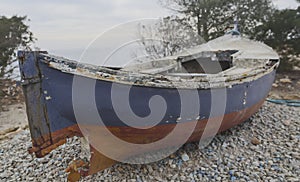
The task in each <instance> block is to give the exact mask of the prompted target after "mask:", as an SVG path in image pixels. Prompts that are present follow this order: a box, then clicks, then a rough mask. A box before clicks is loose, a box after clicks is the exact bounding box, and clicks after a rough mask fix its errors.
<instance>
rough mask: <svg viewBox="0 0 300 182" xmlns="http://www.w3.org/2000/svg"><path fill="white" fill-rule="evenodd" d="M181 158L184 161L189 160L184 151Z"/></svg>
mask: <svg viewBox="0 0 300 182" xmlns="http://www.w3.org/2000/svg"><path fill="white" fill-rule="evenodd" d="M181 159H182V160H183V161H184V162H186V161H189V160H190V157H189V156H188V155H187V154H186V153H184V154H182V155H181Z"/></svg>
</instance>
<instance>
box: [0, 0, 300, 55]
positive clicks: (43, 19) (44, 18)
mask: <svg viewBox="0 0 300 182" xmlns="http://www.w3.org/2000/svg"><path fill="white" fill-rule="evenodd" d="M274 3H275V4H276V5H277V6H278V7H280V8H287V7H297V3H296V1H295V0H274ZM167 14H169V12H168V11H167V10H165V9H163V8H161V7H160V6H159V4H158V0H110V1H109V0H88V1H86V0H72V1H67V0H51V1H50V0H49V1H40V0H26V1H24V0H1V3H0V15H5V16H11V15H27V16H28V17H29V18H30V19H31V21H30V22H29V23H28V24H29V25H30V28H31V31H32V32H33V33H34V35H35V37H36V38H38V41H37V43H36V46H37V47H39V48H42V49H43V50H47V51H49V52H51V53H54V54H58V55H62V56H66V57H69V58H72V59H78V58H79V56H80V55H81V53H82V51H83V50H84V49H85V48H86V46H87V45H88V44H89V43H90V42H91V41H92V40H94V39H95V38H96V37H97V36H98V35H99V34H101V33H103V32H104V31H106V30H108V29H109V28H111V27H112V26H114V25H117V24H120V23H124V22H128V21H131V20H136V19H141V18H158V17H161V16H165V15H167Z"/></svg>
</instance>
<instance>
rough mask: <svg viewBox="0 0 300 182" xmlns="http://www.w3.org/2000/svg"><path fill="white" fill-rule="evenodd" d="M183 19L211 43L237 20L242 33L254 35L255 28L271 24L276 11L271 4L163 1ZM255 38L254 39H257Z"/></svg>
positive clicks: (262, 0)
mask: <svg viewBox="0 0 300 182" xmlns="http://www.w3.org/2000/svg"><path fill="white" fill-rule="evenodd" d="M160 1H161V4H162V5H163V6H164V7H166V8H168V9H171V10H173V11H175V12H176V13H178V14H179V15H180V16H182V17H183V18H184V19H185V20H186V21H187V22H189V23H191V24H192V25H193V27H195V29H196V31H197V33H198V34H199V35H200V36H201V37H203V38H204V40H206V41H208V40H211V39H214V38H216V37H218V36H220V35H223V34H224V33H225V31H226V30H227V29H228V27H229V26H230V25H231V24H232V22H233V19H234V17H238V19H239V24H240V30H241V32H242V33H244V34H250V35H255V34H256V33H257V32H256V27H257V26H258V25H259V24H261V23H264V22H266V21H268V20H269V19H270V17H271V16H272V12H273V10H274V8H273V6H272V2H271V0H251V1H249V0H226V1H223V0H160ZM254 37H255V36H254Z"/></svg>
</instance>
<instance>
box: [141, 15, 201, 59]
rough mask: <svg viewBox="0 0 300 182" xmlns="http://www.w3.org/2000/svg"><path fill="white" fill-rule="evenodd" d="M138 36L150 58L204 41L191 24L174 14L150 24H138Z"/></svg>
mask: <svg viewBox="0 0 300 182" xmlns="http://www.w3.org/2000/svg"><path fill="white" fill-rule="evenodd" d="M139 36H140V38H141V44H142V46H143V47H144V49H145V51H146V53H147V55H148V58H150V59H158V58H161V57H166V56H172V55H174V54H175V53H178V52H180V51H182V50H184V49H186V48H190V47H193V46H196V45H199V44H201V43H202V42H204V40H202V39H201V38H200V37H199V36H198V35H197V33H195V32H194V30H193V27H192V26H191V25H189V24H188V23H187V22H185V21H183V20H182V19H180V18H179V17H176V16H169V17H165V18H162V19H160V20H159V21H157V22H156V23H155V24H152V25H140V27H139Z"/></svg>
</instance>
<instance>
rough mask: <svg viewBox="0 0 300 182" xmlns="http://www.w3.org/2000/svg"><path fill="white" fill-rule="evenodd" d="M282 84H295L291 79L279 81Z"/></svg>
mask: <svg viewBox="0 0 300 182" xmlns="http://www.w3.org/2000/svg"><path fill="white" fill-rule="evenodd" d="M279 81H280V82H281V83H293V82H292V80H291V79H289V78H283V79H280V80H279Z"/></svg>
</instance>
